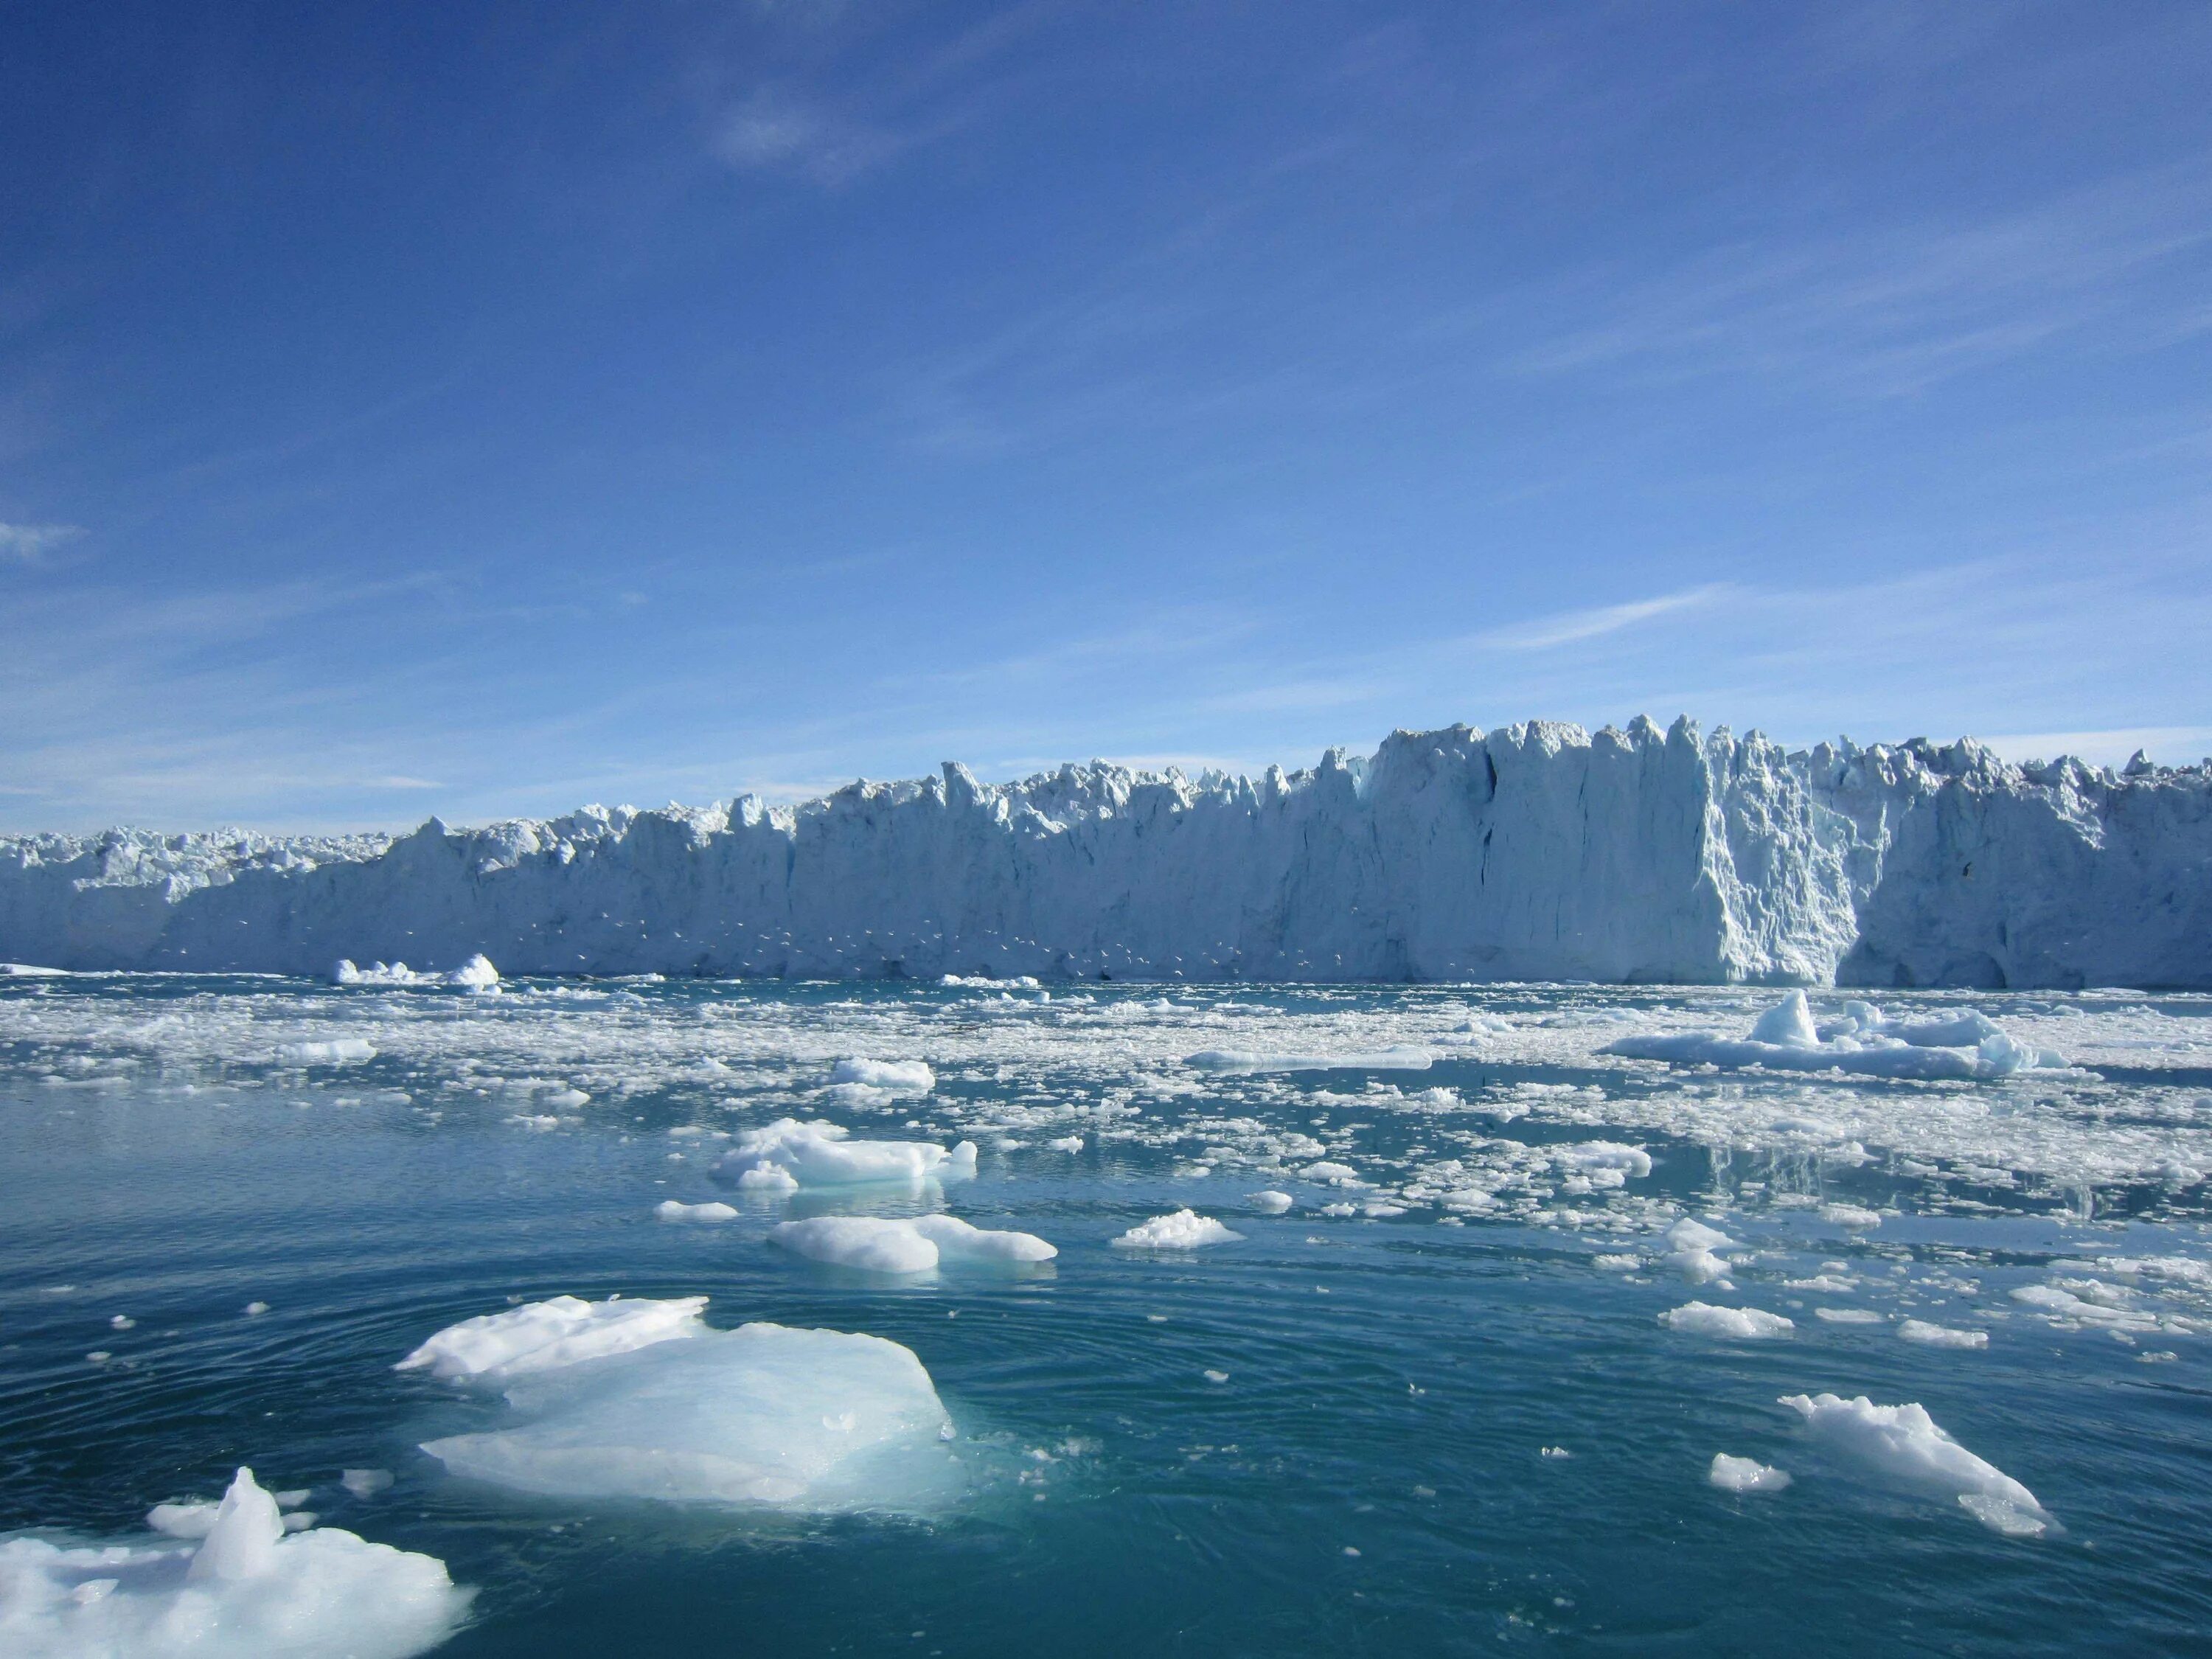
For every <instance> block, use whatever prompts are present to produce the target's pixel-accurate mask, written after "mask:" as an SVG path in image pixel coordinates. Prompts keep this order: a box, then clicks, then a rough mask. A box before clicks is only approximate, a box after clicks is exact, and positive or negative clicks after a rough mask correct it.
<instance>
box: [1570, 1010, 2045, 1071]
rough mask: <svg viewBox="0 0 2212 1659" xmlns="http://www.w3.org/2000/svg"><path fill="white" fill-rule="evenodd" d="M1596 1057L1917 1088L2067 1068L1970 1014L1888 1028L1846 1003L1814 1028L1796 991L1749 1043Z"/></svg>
mask: <svg viewBox="0 0 2212 1659" xmlns="http://www.w3.org/2000/svg"><path fill="white" fill-rule="evenodd" d="M1598 1052H1599V1053H1600V1054H1623V1055H1626V1056H1627V1057H1628V1058H1629V1059H1632V1060H1674V1061H1676V1062H1678V1063H1680V1064H1685V1065H1712V1066H1726V1067H1729V1068H1731V1069H1734V1068H1737V1067H1741V1066H1759V1067H1762V1068H1764V1069H1765V1070H1768V1071H1782V1072H1826V1071H1841V1072H1850V1073H1861V1074H1863V1075H1865V1076H1869V1077H1895V1078H1916V1079H1923V1080H1926V1079H1956V1080H1961V1081H1966V1080H1972V1079H1991V1078H2001V1077H2010V1076H2012V1075H2013V1074H2014V1073H2016V1072H2027V1071H2037V1070H2051V1069H2063V1067H2064V1066H2065V1065H2066V1057H2065V1056H2064V1055H2063V1054H2059V1053H2058V1052H2057V1050H2055V1049H2051V1048H2034V1047H2033V1046H2031V1045H2030V1044H2028V1043H2025V1042H2021V1041H2020V1039H2018V1038H2017V1037H2015V1036H2012V1035H2011V1034H2010V1033H2008V1032H2007V1031H2005V1030H2002V1028H2001V1027H1999V1026H1998V1024H1996V1021H1995V1020H1993V1019H1990V1018H1989V1017H1988V1016H1987V1015H1985V1014H1983V1013H1980V1012H1978V1011H1976V1010H1974V1009H1971V1008H1969V1009H1967V1010H1966V1011H1965V1012H1962V1013H1960V1014H1959V1015H1957V1016H1955V1017H1954V1018H1950V1019H1948V1020H1942V1021H1938V1022H1936V1023H1933V1024H1920V1025H1893V1024H1890V1023H1889V1022H1888V1021H1887V1020H1886V1019H1885V1018H1883V1017H1882V1013H1881V1010H1880V1009H1878V1008H1875V1007H1873V1006H1870V1005H1869V1004H1867V1003H1863V1002H1852V1003H1847V1004H1846V1005H1845V1006H1844V1018H1843V1019H1842V1020H1840V1021H1837V1022H1834V1023H1832V1024H1829V1025H1826V1026H1824V1027H1816V1026H1815V1025H1814V1023H1813V1013H1812V1009H1811V1007H1810V1006H1809V1005H1808V1003H1807V1002H1806V1000H1805V994H1804V993H1803V992H1802V991H1792V992H1791V993H1790V994H1789V995H1788V996H1786V997H1784V999H1783V1000H1781V1001H1780V1002H1778V1003H1777V1004H1776V1005H1775V1006H1773V1007H1771V1008H1769V1009H1768V1010H1767V1011H1766V1012H1765V1013H1763V1014H1761V1015H1760V1016H1759V1018H1758V1019H1757V1020H1756V1021H1755V1022H1754V1023H1753V1025H1752V1028H1751V1031H1750V1034H1749V1035H1748V1036H1741V1037H1729V1036H1722V1035H1720V1034H1719V1033H1718V1032H1715V1031H1683V1032H1677V1033H1674V1034H1673V1035H1668V1036H1658V1035H1653V1036H1626V1037H1622V1038H1620V1040H1619V1041H1617V1042H1609V1043H1607V1044H1606V1046H1605V1047H1604V1048H1601V1049H1600V1050H1599V1051H1598Z"/></svg>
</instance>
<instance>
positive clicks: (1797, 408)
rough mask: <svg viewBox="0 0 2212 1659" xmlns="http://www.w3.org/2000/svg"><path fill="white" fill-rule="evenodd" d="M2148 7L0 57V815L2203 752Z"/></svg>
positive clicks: (2186, 322)
mask: <svg viewBox="0 0 2212 1659" xmlns="http://www.w3.org/2000/svg"><path fill="white" fill-rule="evenodd" d="M2208 70H2212V8H2207V7H2204V6H2203V5H2201V4H2198V3H2194V0H2190V3H2166V4H2160V3H2142V4H2131V5H2127V6H2117V7H2092V6H2081V5H2078V4H2063V5H2062V4H2052V3H2026V4H2019V5H2006V6H1967V5H1942V6H1939V5H1914V6H1899V5H1888V4H1871V5H1862V4H1851V3H1836V4H1823V5H1820V6H1798V5H1781V4H1775V5H1759V4H1746V3H1724V4H1702V5H1701V4H1698V3H1682V4H1670V5H1665V6H1648V5H1619V6H1609V5H1596V4H1590V5H1572V4H1567V5H1562V4H1553V3H1528V4H1513V3H1495V4H1483V5H1466V4H1438V5H1432V6H1424V5H1411V6H1395V5H1388V4H1379V3H1378V4H1316V3H1305V0H1268V3H1256V0H1255V3H1206V0H1190V3H1183V4H1178V5H1174V6H1157V7H1127V6H1112V7H1109V6H1103V5H1090V4H1081V3H1055V0H1031V3H1016V4H1012V5H980V4H978V5H966V4H957V3H940V4H937V5H930V6H924V5H919V4H902V3H896V0H881V3H873V4H868V3H858V0H855V3H849V4H841V3H832V0H825V3H804V0H779V3H766V0H762V3H726V4H706V3H680V4H679V3H669V4H656V3H651V0H632V3H626V4H624V5H623V6H619V7H616V6H607V5H604V4H597V3H593V4H578V5H562V4H558V3H534V4H530V5H520V4H516V5H488V6H459V7H455V6H444V5H439V6H430V5H409V4H397V3H384V4H379V5H375V6H368V5H352V4H337V3H333V4H330V5H322V6H276V5H265V6H257V5H252V4H245V3H240V4H226V5H197V4H183V3H175V0H165V3H160V4H152V5H130V4H112V5H102V6H98V7H91V6H64V5H55V4H46V5H19V6H14V7H9V8H7V9H5V10H4V11H0V177H4V178H5V179H7V181H8V183H7V187H6V189H5V191H0V826H5V827H9V828H16V829H27V828H56V829H87V828H92V827H96V826H98V825H100V824H104V823H114V822H131V823H146V824H151V825H158V826H162V827H185V826H198V825H204V824H209V823H252V824H261V825H267V826H271V827H277V826H298V827H306V826H325V825H328V826H337V825H376V824H386V825H397V824H404V823H413V822H417V821H419V820H420V819H422V817H427V816H428V814H430V813H431V812H434V811H435V812H439V813H442V814H443V815H445V816H446V817H448V818H451V819H453V820H455V821H468V820H478V819H483V818H485V817H494V816H500V815H507V814H513V813H520V812H542V811H559V810H563V809H565V808H567V807H569V806H572V805H576V804H579V803H580V802H583V801H586V800H602V801H606V802H610V803H612V802H617V801H631V802H635V803H637V804H641V805H657V804H659V803H660V802H662V801H665V800H667V799H684V800H690V801H703V800H707V799H716V798H724V797H727V796H729V795H732V794H734V793H738V792H739V791H742V790H745V789H759V790H762V791H764V792H766V793H770V794H773V795H776V796H780V797H784V798H790V797H793V796H796V795H799V794H805V793H814V792H816V791H817V790H820V789H822V788H824V787H834V786H835V785H836V784H837V783H839V782H842V781H848V780H849V779H851V778H853V777H854V776H860V775H866V776H871V777H888V776H902V775H911V774H914V773H916V772H920V771H924V770H927V769H931V768H933V767H934V765H935V764H936V763H938V762H939V760H942V759H946V758H959V759H963V760H965V761H967V762H969V763H970V764H972V765H974V766H975V768H976V769H977V770H978V771H979V772H980V773H981V774H983V775H986V776H997V777H1006V776H1012V775H1019V774H1021V773H1024V772H1026V771H1029V770H1031V769H1036V768H1039V767H1042V766H1045V765H1049V764H1054V763H1058V762H1059V761H1060V760H1063V759H1071V758H1072V759H1081V758H1087V757H1091V756H1105V757H1115V758H1121V759H1127V760H1133V761H1140V762H1144V763H1152V764H1164V763H1170V762H1174V763H1180V764H1182V765H1184V766H1186V767H1194V766H1198V765H1204V764H1230V765H1237V766H1243V767H1251V766H1257V765H1264V764H1265V763H1268V762H1271V761H1281V762H1284V763H1290V764H1304V763H1310V762H1311V761H1312V759H1314V758H1315V757H1316V756H1317V755H1318V754H1319V752H1320V751H1321V750H1322V748H1323V747H1324V746H1326V745H1328V744H1336V743H1342V744H1351V745H1352V746H1354V747H1357V748H1359V749H1362V750H1365V749H1369V748H1371V747H1372V746H1373V744H1374V743H1375V742H1376V739H1377V738H1380V737H1381V736H1382V734H1383V732H1386V731H1388V730H1389V729H1390V728H1391V727H1393V726H1417V727H1418V726H1439V725H1445V724H1449V723H1451V722H1453V721H1457V720H1464V721H1468V722H1470V723H1472V724H1474V725H1477V726H1496V725H1500V724H1504V723H1505V722H1508V721H1511V720H1521V719H1525V718H1528V717H1532V716H1542V717H1547V718H1553V719H1562V720H1579V721H1582V722H1583V723H1585V724H1587V725H1590V726H1596V725H1600V724H1603V723H1605V722H1606V721H1608V720H1611V721H1614V722H1616V723H1621V722H1626V720H1628V719H1629V718H1631V717H1632V716H1633V715H1635V714H1638V713H1649V714H1652V715H1654V716H1655V717H1657V718H1659V719H1661V720H1665V719H1668V718H1669V717H1671V716H1672V715H1674V714H1676V713H1679V712H1683V711H1687V712H1690V713H1692V714H1695V715H1697V716H1698V717H1699V718H1700V719H1701V720H1704V721H1705V722H1706V723H1707V724H1708V725H1712V724H1717V723H1721V722H1728V723H1730V724H1733V725H1734V726H1736V727H1737V728H1738V729H1739V730H1741V729H1743V728H1745V727H1748V726H1759V727H1762V728H1764V729H1765V730H1766V731H1768V732H1771V733H1772V734H1773V735H1775V736H1777V737H1779V738H1784V739H1785V740H1789V741H1792V742H1797V741H1810V740H1813V739H1815V738H1819V737H1820V736H1823V735H1827V734H1832V733H1835V732H1849V733H1850V734H1851V735H1853V736H1855V737H1857V738H1861V739H1862V740H1872V739H1875V738H1905V737H1910V736H1914V735H1919V734H1926V735H1929V736H1933V737H1937V738H1948V737H1951V736H1955V735H1957V734H1959V733H1960V732H1977V733H1981V734H1984V735H1988V736H1990V737H1993V738H1997V739H2000V740H2001V746H2003V747H2006V748H2008V749H2011V750H2014V751H2015V752H2021V753H2025V752H2027V751H2030V750H2038V751H2045V750H2056V749H2057V748H2060V747H2071V748H2075V749H2080V750H2086V751H2087V752H2089V753H2090V754H2092V755H2093V757H2098V758H2106V759H2117V758H2121V757H2124V756H2125V754H2126V753H2127V752H2128V751H2129V750H2131V749H2133V748H2134V747H2136V745H2137V744H2143V745H2145V746H2147V747H2148V749H2149V750H2151V752H2152V753H2153V754H2154V756H2156V757H2159V758H2161V759H2166V760H2183V759H2194V758H2196V757H2198V756H2200V755H2203V754H2205V753H2207V752H2212V650H2208V649H2207V645H2208V641H2212V582H2208V580H2207V579H2208V576H2212V513H2208V507H2209V506H2212V100H2208V99H2207V98H2206V96H2205V94H2204V87H2205V84H2206V76H2207V73H2208Z"/></svg>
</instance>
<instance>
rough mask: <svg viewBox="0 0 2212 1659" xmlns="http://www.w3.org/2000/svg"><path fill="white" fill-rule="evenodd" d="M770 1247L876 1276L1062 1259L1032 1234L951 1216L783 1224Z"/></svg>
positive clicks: (824, 1218)
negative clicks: (999, 1229) (940, 1266)
mask: <svg viewBox="0 0 2212 1659" xmlns="http://www.w3.org/2000/svg"><path fill="white" fill-rule="evenodd" d="M769 1243H772V1244H775V1245H776V1246H778V1247H779V1248H781V1249H786V1250H788V1251H790V1252H791V1253H792V1254H793V1255H800V1256H805V1258H806V1259H807V1260H809V1261H822V1262H827V1263H829V1265H831V1266H833V1267H854V1268H858V1269H860V1271H862V1272H865V1273H928V1272H930V1271H932V1270H933V1269H934V1268H935V1267H937V1266H938V1264H939V1262H940V1261H942V1262H944V1263H945V1264H946V1265H948V1266H957V1267H1025V1266H1029V1265H1031V1264H1034V1263H1036V1262H1040V1261H1051V1260H1052V1259H1053V1258H1054V1256H1056V1255H1059V1254H1060V1252H1059V1251H1058V1250H1057V1249H1054V1248H1053V1246H1051V1245H1050V1244H1048V1243H1045V1241H1044V1240H1042V1238H1039V1237H1036V1235H1035V1234H1033V1233H1018V1232H994V1231H990V1230H988V1229H986V1228H981V1227H977V1226H974V1225H970V1224H969V1223H968V1222H965V1221H963V1220H961V1219H960V1218H958V1217H957V1216H949V1215H923V1216H916V1217H915V1218H913V1219H912V1220H910V1221H901V1220H888V1219H884V1218H878V1217H876V1216H850V1215H825V1216H816V1217H814V1218H811V1219H809V1220H805V1221H787V1222H785V1223H783V1224H782V1225H781V1226H779V1227H776V1228H775V1229H774V1230H773V1231H770V1232H769Z"/></svg>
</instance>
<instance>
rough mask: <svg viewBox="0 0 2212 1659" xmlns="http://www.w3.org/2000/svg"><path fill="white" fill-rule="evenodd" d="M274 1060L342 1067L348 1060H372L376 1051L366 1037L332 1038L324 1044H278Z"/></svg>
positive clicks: (293, 1063)
mask: <svg viewBox="0 0 2212 1659" xmlns="http://www.w3.org/2000/svg"><path fill="white" fill-rule="evenodd" d="M276 1058H277V1059H278V1060H285V1061H289V1063H290V1064H292V1065H295V1066H343V1065H344V1064H345V1063H346V1062H347V1061H349V1060H374V1059H375V1058H376V1050H375V1049H374V1048H372V1047H371V1046H370V1044H369V1042H368V1038H366V1037H333V1038H331V1039H330V1040H329V1041H328V1042H280V1043H278V1044H277V1045H276Z"/></svg>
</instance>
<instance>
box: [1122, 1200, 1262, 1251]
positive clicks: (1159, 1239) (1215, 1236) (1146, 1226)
mask: <svg viewBox="0 0 2212 1659" xmlns="http://www.w3.org/2000/svg"><path fill="white" fill-rule="evenodd" d="M1242 1237H1244V1235H1243V1234H1242V1233H1239V1232H1232V1231H1230V1230H1229V1229H1228V1228H1226V1227H1225V1226H1223V1225H1221V1224H1220V1223H1219V1222H1218V1221H1216V1220H1215V1219H1214V1218H1212V1216H1205V1215H1200V1214H1199V1213H1198V1212H1196V1211H1195V1210H1177V1211H1176V1212H1175V1213H1174V1214H1173V1215H1158V1216H1154V1217H1153V1218H1152V1219H1151V1220H1150V1221H1145V1222H1139V1224H1138V1225H1136V1226H1133V1227H1132V1228H1130V1229H1129V1231H1127V1232H1126V1233H1123V1234H1122V1235H1121V1237H1119V1238H1117V1239H1115V1241H1114V1248H1115V1249H1117V1250H1194V1249H1198V1248H1199V1247H1200V1245H1204V1244H1229V1243H1234V1242H1236V1241H1237V1239H1240V1238H1242Z"/></svg>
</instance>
